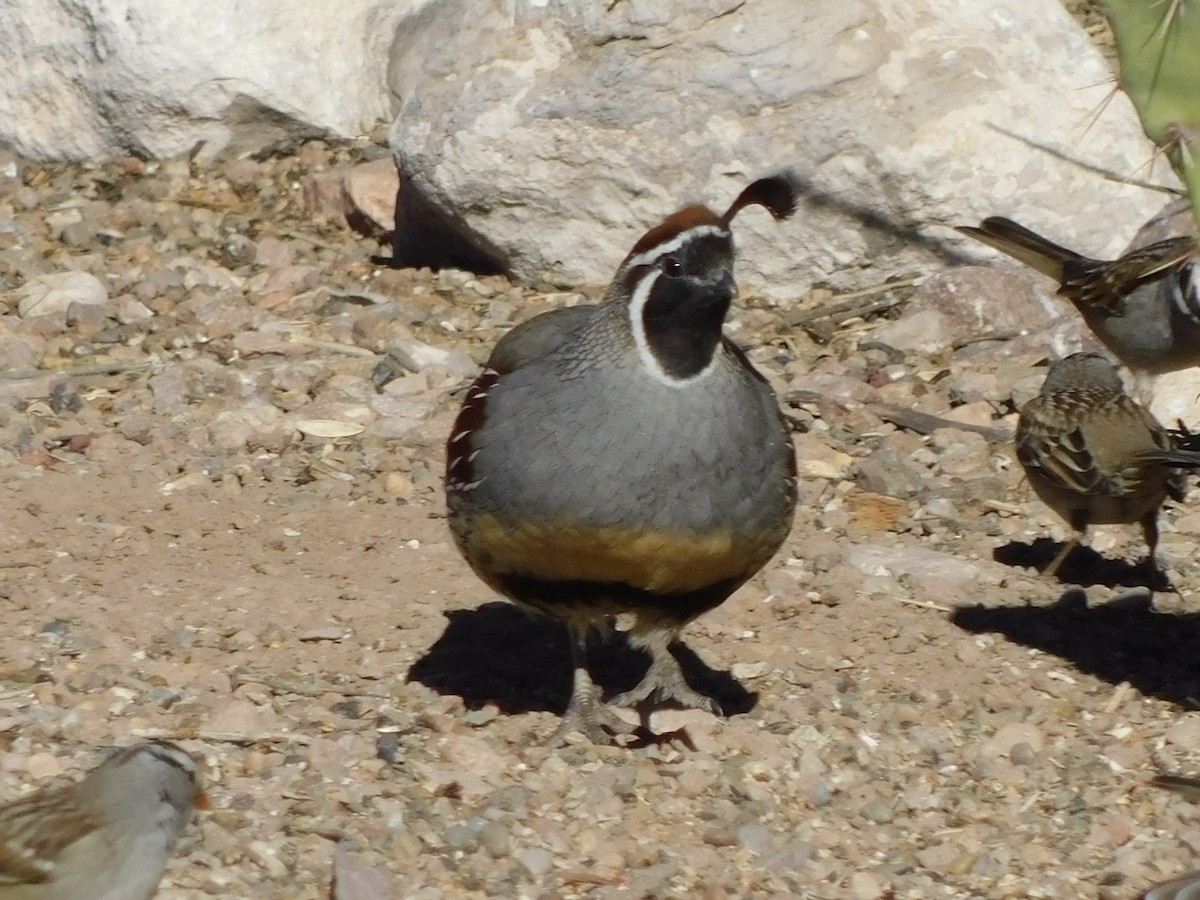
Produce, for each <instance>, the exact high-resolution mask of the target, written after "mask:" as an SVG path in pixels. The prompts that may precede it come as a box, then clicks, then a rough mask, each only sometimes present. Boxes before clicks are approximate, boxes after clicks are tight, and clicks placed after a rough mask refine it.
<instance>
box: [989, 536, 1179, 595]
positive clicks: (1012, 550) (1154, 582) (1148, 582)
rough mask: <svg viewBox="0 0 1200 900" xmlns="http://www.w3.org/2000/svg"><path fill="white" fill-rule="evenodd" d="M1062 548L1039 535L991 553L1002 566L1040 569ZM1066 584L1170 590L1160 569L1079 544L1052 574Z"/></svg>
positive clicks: (998, 548) (1166, 578)
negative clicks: (1033, 538) (1033, 539)
mask: <svg viewBox="0 0 1200 900" xmlns="http://www.w3.org/2000/svg"><path fill="white" fill-rule="evenodd" d="M1061 549H1062V543H1061V542H1060V541H1055V540H1053V539H1051V538H1046V537H1041V538H1038V539H1037V540H1035V541H1033V542H1032V543H1026V542H1024V541H1012V542H1011V543H1008V544H1005V545H1004V546H1003V547H997V548H996V549H995V550H994V551H993V552H992V558H993V559H995V560H996V562H998V563H1000V564H1001V565H1005V566H1013V567H1017V568H1027V569H1035V570H1036V571H1038V572H1041V571H1042V570H1043V569H1045V568H1046V567H1047V566H1048V565H1050V563H1051V562H1053V561H1054V558H1055V557H1056V556H1058V552H1059V550H1061ZM1055 577H1056V578H1057V579H1058V581H1059V582H1060V583H1062V584H1066V585H1079V586H1080V587H1095V586H1096V585H1102V586H1104V587H1111V588H1118V587H1141V588H1148V589H1149V590H1152V591H1173V590H1174V587H1173V586H1172V585H1171V580H1170V579H1169V578H1168V577H1167V574H1166V573H1165V572H1163V571H1161V570H1158V571H1155V572H1154V573H1153V574H1152V573H1151V572H1150V570H1149V569H1148V568H1147V566H1146V565H1145V564H1144V563H1142V562H1136V563H1135V562H1130V561H1129V560H1127V559H1112V558H1110V557H1107V556H1104V555H1103V554H1100V553H1097V552H1096V551H1095V550H1093V549H1092V548H1091V547H1088V546H1086V545H1083V544H1081V545H1080V546H1078V547H1076V548H1075V549H1074V550H1072V551H1071V554H1070V555H1069V556H1068V557H1067V558H1066V559H1065V560H1064V561H1063V564H1062V565H1061V566H1060V567H1059V569H1058V573H1057V574H1056V575H1055Z"/></svg>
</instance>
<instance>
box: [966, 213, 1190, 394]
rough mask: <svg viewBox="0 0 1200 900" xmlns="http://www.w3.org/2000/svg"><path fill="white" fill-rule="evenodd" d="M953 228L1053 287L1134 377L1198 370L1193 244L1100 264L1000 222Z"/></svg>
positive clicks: (1154, 247)
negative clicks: (1050, 280) (1017, 262)
mask: <svg viewBox="0 0 1200 900" xmlns="http://www.w3.org/2000/svg"><path fill="white" fill-rule="evenodd" d="M958 230H959V231H961V232H962V233H963V234H967V235H970V236H971V237H973V238H976V239H977V240H980V241H983V243H985V244H987V245H989V246H991V247H994V248H996V249H997V250H1000V251H1001V252H1003V253H1007V254H1008V255H1009V256H1011V257H1013V258H1014V259H1017V260H1020V261H1021V262H1023V263H1025V264H1026V265H1027V266H1030V267H1032V268H1034V269H1037V271H1039V272H1041V273H1042V274H1043V275H1048V276H1050V277H1051V278H1053V279H1054V280H1055V281H1057V282H1058V283H1059V285H1060V287H1059V289H1058V293H1059V294H1061V295H1062V296H1064V297H1066V298H1067V299H1068V300H1070V301H1071V302H1072V303H1073V304H1074V305H1075V308H1076V309H1078V310H1079V312H1080V314H1081V315H1082V316H1083V319H1084V321H1085V322H1087V324H1088V327H1089V328H1091V330H1092V331H1093V332H1094V333H1095V335H1096V337H1098V338H1099V339H1100V340H1101V342H1102V343H1103V344H1104V345H1105V346H1106V347H1108V349H1109V350H1111V351H1112V353H1113V355H1114V356H1116V357H1117V359H1119V360H1120V361H1121V362H1122V363H1124V364H1125V365H1126V366H1128V367H1129V369H1130V370H1131V371H1132V372H1134V373H1135V374H1137V375H1138V376H1139V377H1141V376H1147V375H1160V374H1162V373H1163V372H1174V371H1176V370H1177V369H1187V368H1190V367H1191V366H1195V365H1200V277H1198V273H1197V272H1196V267H1195V258H1196V242H1195V241H1194V240H1193V239H1192V238H1190V237H1176V238H1169V239H1167V240H1165V241H1159V242H1158V243H1156V244H1150V245H1148V246H1146V247H1142V248H1140V249H1137V250H1133V251H1131V252H1129V253H1127V254H1125V255H1124V256H1122V257H1120V258H1119V259H1115V260H1111V261H1104V260H1097V259H1089V258H1088V257H1086V256H1081V255H1080V254H1078V253H1076V252H1074V251H1073V250H1068V249H1066V248H1065V247H1060V246H1059V245H1058V244H1055V243H1052V242H1050V241H1048V240H1046V238H1044V237H1042V236H1041V235H1039V234H1036V233H1034V232H1032V231H1030V230H1029V229H1028V228H1025V227H1023V226H1021V225H1018V224H1017V223H1016V222H1013V221H1011V220H1010V219H1005V218H1001V217H1000V216H993V217H991V218H989V219H984V220H983V222H981V223H980V225H979V227H978V228H969V227H966V226H963V227H960V228H959V229H958Z"/></svg>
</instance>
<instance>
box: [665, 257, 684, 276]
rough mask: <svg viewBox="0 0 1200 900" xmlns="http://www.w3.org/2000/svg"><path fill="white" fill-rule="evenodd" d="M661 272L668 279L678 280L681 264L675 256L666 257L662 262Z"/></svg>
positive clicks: (680, 273)
mask: <svg viewBox="0 0 1200 900" xmlns="http://www.w3.org/2000/svg"><path fill="white" fill-rule="evenodd" d="M662 270H663V272H664V273H665V274H666V276H667V277H668V278H678V277H679V276H680V275H682V274H683V263H681V262H680V261H679V257H677V256H668V257H667V258H666V259H664V260H663V261H662Z"/></svg>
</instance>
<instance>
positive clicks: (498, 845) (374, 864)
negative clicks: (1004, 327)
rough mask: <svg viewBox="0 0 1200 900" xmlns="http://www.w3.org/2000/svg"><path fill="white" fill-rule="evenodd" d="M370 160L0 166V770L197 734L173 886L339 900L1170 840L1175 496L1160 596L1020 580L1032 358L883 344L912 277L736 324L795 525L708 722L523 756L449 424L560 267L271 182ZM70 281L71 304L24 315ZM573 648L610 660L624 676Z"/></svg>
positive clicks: (1034, 854)
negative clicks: (463, 251) (811, 312)
mask: <svg viewBox="0 0 1200 900" xmlns="http://www.w3.org/2000/svg"><path fill="white" fill-rule="evenodd" d="M385 154H386V149H385V148H384V147H383V142H382V133H381V134H377V135H376V136H375V137H374V139H373V140H363V141H358V142H348V143H346V144H341V145H336V146H332V145H326V144H322V143H313V144H309V145H306V146H304V147H302V148H292V149H291V150H290V151H288V152H284V153H281V154H278V155H275V156H269V157H265V158H263V159H259V160H243V161H237V162H231V163H217V164H212V165H209V166H199V165H191V166H189V164H188V163H186V162H182V163H162V164H158V163H150V164H146V163H141V162H138V161H136V160H123V161H117V162H114V163H111V164H106V165H104V166H60V167H39V166H29V165H23V164H20V163H19V161H17V162H16V163H14V166H15V167H16V169H17V171H18V172H19V174H18V175H17V176H16V177H9V178H7V179H5V180H4V181H3V182H0V291H3V293H2V294H0V298H2V299H0V303H3V304H4V305H5V307H6V308H7V314H6V315H4V316H3V317H0V363H2V365H0V369H2V370H3V372H4V374H3V375H2V376H0V509H3V511H4V515H3V516H2V517H0V608H2V609H3V611H4V619H3V621H4V628H3V633H2V635H0V648H2V652H0V796H6V797H7V796H16V795H18V794H20V793H22V792H23V791H24V790H26V789H27V788H29V787H32V786H35V785H40V784H47V783H56V782H59V781H64V780H71V779H74V778H78V777H80V776H81V775H82V773H83V772H84V771H86V770H87V769H88V768H90V767H91V766H93V765H95V764H96V762H97V760H98V759H99V752H98V751H99V748H101V747H104V746H106V745H111V744H121V745H124V744H128V743H130V742H132V741H134V740H136V739H137V738H138V737H140V736H146V735H164V736H169V737H173V738H175V739H178V740H180V741H182V742H183V743H184V745H185V746H186V747H187V748H188V749H190V750H192V751H193V752H195V753H196V754H197V755H198V756H200V757H202V758H203V759H204V760H205V772H206V775H207V779H208V781H209V783H210V793H211V795H212V798H213V800H214V805H215V809H214V810H213V811H212V812H209V813H206V814H202V815H201V816H200V817H199V818H198V821H197V824H196V825H195V826H194V827H193V828H192V829H190V831H189V833H188V835H187V837H186V838H185V840H184V842H183V844H182V846H181V847H180V848H179V853H178V854H177V857H176V859H174V860H173V862H172V864H171V867H170V869H169V871H168V874H167V877H166V879H165V880H164V883H163V887H162V890H161V892H160V895H159V896H160V897H162V898H168V900H183V898H198V897H204V896H222V897H246V898H281V900H282V898H288V900H298V898H317V897H325V896H328V895H329V890H330V888H329V885H330V882H331V878H332V873H333V871H334V869H335V867H336V869H337V871H338V873H339V878H340V884H339V887H338V890H339V891H340V893H339V894H338V896H339V897H345V898H359V900H370V898H378V897H385V896H393V895H394V896H404V897H417V898H439V897H463V896H473V897H518V896H521V897H547V898H549V897H588V898H608V897H613V898H616V897H622V898H624V897H681V898H682V897H703V898H711V900H718V898H726V897H789V896H797V897H812V898H844V897H849V898H860V900H872V898H886V897H903V898H934V897H955V898H957V897H987V898H1018V897H1021V898H1024V897H1047V898H1050V897H1053V898H1061V897H1103V898H1132V897H1134V896H1135V895H1136V894H1137V893H1138V892H1139V891H1140V890H1143V889H1145V888H1146V887H1147V886H1148V885H1149V884H1151V883H1153V882H1154V881H1156V880H1160V879H1162V878H1165V877H1167V876H1170V875H1173V874H1175V873H1178V872H1181V871H1184V870H1186V869H1188V868H1191V867H1192V866H1193V865H1194V864H1195V858H1196V856H1197V851H1198V850H1200V821H1198V816H1200V807H1197V805H1196V804H1195V803H1193V802H1191V800H1189V799H1188V798H1187V797H1181V796H1179V795H1177V794H1173V793H1168V792H1164V791H1161V790H1158V789H1156V788H1153V787H1150V786H1148V781H1149V779H1150V778H1151V777H1152V776H1153V775H1154V774H1156V773H1158V772H1161V771H1167V772H1176V773H1183V774H1188V773H1194V772H1198V771H1200V715H1198V714H1197V713H1196V712H1195V711H1194V710H1195V709H1196V707H1197V700H1196V698H1197V697H1200V664H1198V663H1197V653H1196V647H1197V646H1200V614H1198V613H1197V611H1196V610H1197V600H1196V593H1195V592H1196V589H1197V587H1200V560H1198V559H1197V553H1196V551H1197V548H1198V546H1200V515H1198V514H1197V513H1194V512H1191V513H1189V512H1188V509H1187V507H1184V508H1183V509H1175V508H1173V509H1171V510H1170V511H1169V512H1168V514H1167V515H1166V516H1165V517H1164V518H1165V521H1164V538H1163V545H1162V548H1161V550H1160V555H1161V558H1162V560H1163V562H1164V565H1165V566H1166V568H1167V570H1168V572H1169V575H1170V578H1171V581H1172V583H1173V585H1174V588H1175V592H1174V593H1172V592H1169V591H1158V592H1156V593H1154V594H1153V595H1152V594H1150V592H1149V591H1147V590H1146V589H1145V588H1144V587H1142V586H1141V585H1142V583H1143V573H1142V572H1141V571H1140V570H1139V569H1138V568H1137V567H1136V566H1135V565H1134V562H1135V561H1136V560H1137V558H1138V557H1139V556H1140V554H1142V553H1143V552H1144V547H1142V545H1141V544H1140V541H1139V536H1138V534H1137V530H1136V529H1125V528H1118V527H1114V528H1107V529H1098V530H1097V533H1096V534H1095V535H1094V540H1093V541H1092V547H1093V549H1090V550H1089V549H1084V550H1081V551H1080V552H1079V553H1078V554H1077V555H1076V556H1075V557H1074V558H1073V559H1072V561H1071V562H1070V563H1069V564H1068V565H1067V567H1066V568H1065V569H1064V571H1063V573H1062V580H1061V581H1059V580H1054V579H1047V578H1043V577H1042V576H1040V575H1039V574H1038V571H1037V569H1036V566H1037V565H1038V564H1044V563H1045V562H1047V561H1048V560H1049V559H1050V558H1051V557H1052V556H1053V554H1054V552H1055V550H1056V547H1057V540H1058V539H1060V538H1061V537H1062V536H1064V534H1065V529H1064V527H1063V526H1062V524H1061V523H1060V522H1058V521H1056V520H1055V519H1054V518H1053V516H1052V515H1051V514H1050V513H1049V512H1048V511H1047V510H1046V509H1045V507H1043V506H1041V505H1040V504H1038V503H1037V502H1036V501H1035V500H1034V499H1033V498H1032V497H1031V495H1030V492H1029V490H1028V487H1027V486H1026V485H1025V484H1024V482H1023V480H1022V477H1021V475H1020V471H1019V466H1017V465H1016V463H1015V460H1014V459H1013V454H1012V450H1011V447H1010V445H1009V443H1008V441H1007V435H1008V434H1010V433H1011V429H1012V426H1013V422H1014V418H1015V414H1014V408H1015V405H1016V401H1017V400H1018V399H1019V398H1020V397H1021V396H1028V394H1029V390H1030V385H1033V386H1034V387H1036V383H1037V380H1038V379H1039V378H1040V376H1041V372H1042V371H1043V370H1042V369H1039V368H1037V367H1036V364H1037V363H1038V362H1039V361H1041V360H1042V359H1044V356H1045V352H1044V351H1043V350H1039V349H1037V348H1036V347H1034V348H1033V349H1030V348H1029V347H1024V348H1023V347H1021V346H1017V343H1016V342H1004V341H995V342H992V344H990V345H989V346H988V347H984V348H975V350H974V351H972V350H953V349H950V348H944V349H942V350H938V351H929V352H916V351H910V352H901V351H898V350H896V349H895V348H894V347H889V346H886V345H884V344H882V343H880V342H879V341H874V342H873V336H874V335H876V334H877V333H878V329H880V328H882V327H885V326H889V325H892V324H894V323H896V322H899V321H902V320H903V317H904V315H905V303H906V302H907V298H908V297H909V294H908V293H905V292H904V291H903V290H900V291H898V292H897V293H896V294H895V300H896V303H895V304H893V305H892V306H891V307H890V308H888V309H886V311H881V310H883V309H884V308H883V307H876V308H874V311H872V312H870V313H869V314H865V313H864V314H863V315H859V316H856V315H848V316H846V317H844V318H842V319H839V320H837V321H835V322H833V323H832V324H831V325H830V328H829V331H828V332H827V333H825V334H823V335H818V336H819V337H821V341H823V342H818V341H816V340H814V339H813V337H812V336H811V334H809V333H806V332H805V330H804V329H803V328H801V327H800V325H799V324H798V323H799V321H800V320H801V319H803V318H804V316H805V315H806V314H807V313H806V310H805V309H801V310H781V309H776V308H772V307H770V306H768V305H766V304H764V303H762V302H761V301H759V300H757V299H756V298H754V297H753V296H747V297H744V298H743V299H742V300H741V301H740V302H739V306H738V310H737V311H736V312H735V314H734V319H733V320H732V322H731V328H732V329H733V331H734V333H735V335H736V336H737V339H738V340H739V341H741V342H742V343H743V344H744V345H745V346H747V347H749V348H750V352H751V356H752V358H753V359H754V360H755V362H756V363H757V364H758V365H759V366H760V367H761V368H762V369H763V370H764V372H766V373H767V375H768V377H770V378H771V379H772V382H773V383H774V384H775V385H776V387H777V388H778V390H779V391H780V394H781V396H782V397H784V405H785V409H786V410H787V412H788V413H789V415H790V416H792V417H793V419H794V421H795V425H796V434H795V439H796V444H797V447H798V450H799V455H800V458H801V472H802V478H801V496H800V504H799V507H798V510H797V513H796V519H795V525H794V528H793V531H792V534H791V537H790V538H789V540H788V542H787V544H786V546H785V547H784V549H783V550H782V551H781V552H780V553H779V555H778V556H777V558H776V559H775V560H774V561H773V562H772V563H771V564H770V566H769V567H768V568H767V569H766V570H765V571H764V572H763V573H762V574H760V576H759V577H757V578H756V579H754V581H753V582H752V583H751V584H749V585H748V586H746V587H745V588H743V589H742V590H740V591H739V592H738V593H737V594H736V595H735V596H734V597H733V598H732V599H730V600H729V601H728V602H727V603H726V604H724V605H723V606H721V607H720V608H719V609H717V610H715V611H714V612H712V613H711V614H708V615H706V616H704V617H702V618H701V619H700V620H699V621H697V622H696V623H695V624H694V625H693V626H691V627H690V628H689V629H688V631H687V632H686V634H685V637H686V643H687V648H688V649H689V650H690V651H691V652H692V654H693V655H694V656H695V658H692V656H690V655H685V656H686V658H685V661H686V662H687V663H688V665H687V668H688V671H689V675H690V676H691V677H693V678H694V679H696V680H697V682H698V683H700V684H702V685H703V686H705V687H706V689H708V690H710V691H711V692H712V693H714V694H715V695H716V696H718V697H719V698H720V699H721V700H722V702H723V704H724V705H725V707H726V709H727V710H730V711H731V713H732V714H731V715H729V716H728V717H726V718H714V717H712V716H709V715H707V714H703V713H699V712H692V711H664V712H663V713H660V714H656V716H655V719H654V722H653V725H654V728H655V729H656V730H657V731H658V732H660V733H663V734H667V735H673V736H674V739H673V740H667V741H664V742H662V743H651V744H649V745H648V746H641V747H637V748H633V749H629V748H612V747H595V746H592V745H590V744H587V743H585V742H582V741H576V742H573V743H571V744H570V745H568V746H566V747H564V748H561V749H559V748H552V747H547V746H545V745H544V744H543V743H542V742H543V741H544V739H545V738H546V737H548V736H549V735H550V734H551V733H552V732H553V731H554V729H555V726H556V724H557V721H558V715H559V714H560V713H561V711H562V709H563V707H564V706H565V703H566V698H567V693H568V689H569V680H570V673H569V667H568V655H567V648H566V642H565V636H564V634H563V632H562V630H561V629H560V628H558V627H557V626H554V625H553V624H552V623H548V622H546V621H544V620H540V619H536V618H531V617H529V616H526V615H525V614H523V613H522V612H520V611H518V610H517V609H515V608H514V607H512V606H510V605H508V604H506V603H503V602H501V601H499V600H498V599H497V598H495V597H494V596H493V595H492V594H491V592H489V590H488V589H487V588H486V587H485V586H484V585H483V584H482V583H481V582H479V581H478V580H477V579H476V578H475V577H474V576H473V575H472V573H471V572H470V570H469V569H468V568H467V566H466V565H465V564H464V563H463V562H462V561H461V559H460V558H459V557H458V555H457V553H456V551H455V549H454V547H453V545H452V543H451V541H450V538H449V535H448V532H447V528H446V523H445V511H444V498H443V495H442V492H441V487H440V475H441V467H442V465H443V462H444V453H443V441H444V439H445V437H446V435H447V433H448V430H449V428H450V424H451V421H452V419H453V416H454V413H455V411H456V408H457V405H458V403H459V402H460V398H461V390H462V388H463V386H464V385H465V384H466V383H467V382H468V381H469V379H470V377H471V374H472V373H473V372H474V371H475V370H476V367H477V366H478V364H479V362H480V361H481V360H482V359H483V358H484V356H485V354H486V351H487V349H488V347H490V345H491V344H492V343H493V342H494V341H495V339H496V338H497V336H498V335H500V334H502V333H503V332H504V331H505V330H506V329H507V328H508V327H510V326H511V324H512V323H513V322H515V321H518V320H520V319H523V318H526V317H528V316H529V315H533V314H535V313H537V312H539V311H542V310H544V309H548V308H552V307H554V306H559V305H562V304H564V303H573V302H580V301H581V300H585V299H587V297H585V296H581V295H578V294H575V293H572V292H570V291H559V290H554V289H552V288H550V287H547V286H543V289H542V290H534V289H530V288H523V287H519V286H514V285H510V284H509V283H508V282H506V281H505V280H504V279H502V278H475V277H473V276H471V275H470V274H469V273H458V272H443V273H431V272H428V271H396V270H389V269H387V268H386V266H383V265H382V264H379V263H377V262H372V261H371V260H370V254H371V253H373V252H376V250H377V249H378V248H376V247H375V246H373V245H372V244H370V242H364V240H363V239H361V238H358V237H356V236H355V235H353V234H351V233H350V232H349V231H347V230H345V229H343V228H340V227H338V226H337V225H336V224H321V223H318V222H316V221H314V220H313V218H312V216H311V215H310V214H309V213H307V212H305V211H303V210H302V209H301V208H300V206H299V200H298V196H299V191H298V190H297V185H298V184H299V182H300V181H301V180H302V179H303V178H304V177H307V176H308V175H311V174H312V173H313V172H319V171H322V170H331V169H334V168H336V167H337V166H339V165H343V164H353V163H357V162H361V161H363V160H364V159H372V158H379V157H380V156H381V155H385ZM718 199H719V198H718ZM636 237H637V229H636V227H634V226H632V225H631V241H632V240H633V239H635V238H636ZM615 262H616V261H614V263H615ZM68 270H73V271H82V272H90V273H92V274H94V275H96V276H97V277H98V278H99V280H100V282H101V283H102V284H103V286H104V289H105V296H103V297H102V298H100V302H98V303H83V302H82V301H78V300H77V301H75V302H69V303H66V304H63V305H60V306H54V304H53V303H49V304H48V305H46V306H44V307H41V308H34V309H33V310H32V311H31V312H28V313H27V314H19V310H18V307H19V305H20V302H21V299H22V298H23V297H26V293H25V292H26V291H27V290H28V287H29V285H31V284H34V283H36V282H37V280H38V279H39V278H40V277H41V276H43V275H45V274H48V273H56V272H62V271H68ZM881 281H882V279H881ZM881 293H886V291H881ZM594 295H595V292H594V291H592V292H589V294H588V296H594ZM836 300H837V298H832V299H831V298H830V297H829V296H828V294H827V292H826V293H825V294H822V293H821V292H820V291H817V292H814V296H813V298H812V305H811V308H816V307H817V306H819V305H820V304H822V303H831V302H835V301H836ZM813 333H815V332H813ZM826 338H828V340H826ZM400 357H402V358H403V359H404V360H407V362H397V359H398V358H400ZM381 364H384V365H390V366H392V367H393V370H394V371H395V372H396V373H398V375H399V377H398V378H396V379H395V380H393V381H392V382H391V383H389V384H388V385H387V386H386V387H384V388H383V390H382V391H380V390H377V389H376V384H375V382H374V381H373V380H372V378H373V375H374V374H375V373H376V371H377V367H378V366H380V365H381ZM406 367H407V368H406ZM981 379H982V380H981ZM896 407H900V408H902V409H907V410H916V411H924V412H927V413H928V414H929V415H931V416H935V417H937V418H936V419H933V420H927V421H924V424H922V423H921V422H916V421H913V420H911V419H904V420H902V424H901V425H897V424H896V421H897V414H896ZM905 423H906V424H905ZM931 423H932V424H931ZM1193 496H1194V495H1193ZM596 659H597V673H598V676H599V678H600V680H601V681H602V682H603V683H604V684H605V686H606V688H607V689H608V690H609V691H611V692H616V691H618V690H621V689H622V688H623V687H628V686H629V685H630V684H631V683H632V681H633V680H634V679H636V678H637V675H638V666H639V665H644V661H642V660H639V658H638V657H637V656H636V654H634V653H633V652H632V651H630V650H628V649H626V648H625V647H624V646H623V645H622V644H621V642H620V640H619V638H618V639H615V640H613V641H610V642H608V643H607V644H603V645H601V644H598V645H597V647H596ZM389 892H390V893H389Z"/></svg>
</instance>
